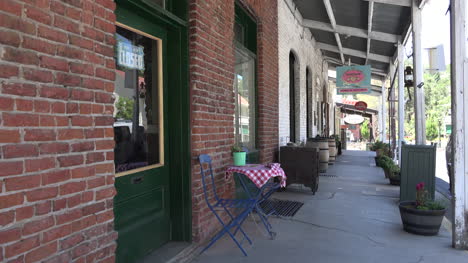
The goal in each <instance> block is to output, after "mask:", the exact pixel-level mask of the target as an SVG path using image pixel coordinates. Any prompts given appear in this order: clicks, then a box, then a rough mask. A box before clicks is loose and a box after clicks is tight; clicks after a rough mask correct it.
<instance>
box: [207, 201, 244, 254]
mask: <svg viewBox="0 0 468 263" xmlns="http://www.w3.org/2000/svg"><path fill="white" fill-rule="evenodd" d="M252 209H253V207H250V208H247V209H246V210H244V211H243V212H242V213H241V214H240V215H239V216H238V217H237V218H234V219H233V220H232V222H231V223H229V224H227V225H226V224H225V223H224V222H223V220H222V219H221V217H220V216H219V215H218V214H217V213H216V211H215V210H212V211H213V213H214V214H215V216H216V218H217V219H218V221H219V222H220V223H221V225H222V226H223V229H221V231H220V232H219V233H218V234H216V235H215V236H214V237H213V238H212V239H211V241H210V243H209V244H208V245H207V246H206V247H205V248H204V249H203V250H202V251H201V252H200V254H202V253H203V252H205V251H206V250H207V249H208V248H210V247H211V246H212V245H213V244H214V243H215V242H216V241H217V240H218V239H220V238H221V237H222V236H223V235H224V234H226V233H227V234H228V235H229V236H230V237H231V239H232V240H233V241H234V243H236V245H237V247H239V249H240V250H241V251H242V253H243V254H244V256H247V252H245V250H244V248H243V247H242V245H241V244H240V243H239V241H237V239H236V237H235V236H234V235H233V234H232V233H231V231H230V229H231V228H233V227H235V226H237V228H240V224H242V222H244V220H245V218H246V217H247V216H248V215H249V214H250V212H251V211H252ZM238 221H239V222H238ZM242 232H243V231H242ZM243 233H244V235H245V236H246V237H247V235H246V234H245V232H243ZM247 239H248V240H249V242H250V244H252V241H251V240H250V238H248V237H247Z"/></svg>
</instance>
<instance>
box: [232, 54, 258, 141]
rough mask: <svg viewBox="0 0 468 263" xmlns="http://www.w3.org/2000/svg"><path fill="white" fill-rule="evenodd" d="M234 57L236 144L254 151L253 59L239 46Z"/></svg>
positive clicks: (254, 103)
mask: <svg viewBox="0 0 468 263" xmlns="http://www.w3.org/2000/svg"><path fill="white" fill-rule="evenodd" d="M235 55H236V66H235V70H236V75H235V79H234V91H235V94H236V113H235V118H234V120H235V127H236V129H235V133H236V134H235V138H236V143H238V144H240V145H242V146H245V147H248V148H250V149H255V105H256V102H255V58H254V56H253V55H252V54H250V53H249V52H248V51H247V50H246V49H245V48H243V47H240V46H238V47H237V48H236V53H235Z"/></svg>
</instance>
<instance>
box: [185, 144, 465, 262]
mask: <svg viewBox="0 0 468 263" xmlns="http://www.w3.org/2000/svg"><path fill="white" fill-rule="evenodd" d="M373 156H374V153H372V152H363V151H344V154H343V155H342V156H340V157H339V158H338V161H337V163H336V164H335V165H334V166H331V167H330V168H329V169H328V171H327V173H326V174H327V175H329V176H321V177H320V185H319V190H318V192H317V194H316V195H315V196H314V195H312V193H311V192H310V190H309V189H308V188H303V187H301V186H297V187H294V186H293V187H290V188H288V190H287V191H286V192H279V193H276V194H275V195H274V196H273V198H278V199H287V200H297V201H301V202H304V206H303V207H302V208H301V209H300V210H299V212H298V213H297V214H296V215H295V216H294V217H293V218H290V219H280V218H271V219H270V222H271V223H272V225H273V227H274V228H275V231H276V232H277V236H276V239H275V240H269V239H268V237H267V235H266V233H265V230H264V228H263V225H260V223H259V222H257V223H256V222H255V221H256V220H254V218H253V217H252V218H250V219H249V220H248V221H247V222H246V223H245V224H244V225H243V226H244V229H245V230H246V232H247V233H248V234H249V236H250V237H251V239H252V240H253V245H252V246H250V245H248V243H247V241H244V242H243V244H244V247H245V248H246V249H247V253H249V256H248V257H244V256H243V255H242V253H241V252H240V250H239V249H238V248H237V247H236V245H235V244H234V242H232V240H230V239H228V238H227V237H224V238H223V239H222V240H219V241H218V242H217V243H216V244H215V245H214V246H213V247H211V248H210V249H209V250H207V251H206V252H205V253H203V254H202V255H200V256H198V257H197V258H196V259H195V260H194V262H201V263H211V262H213V263H215V262H216V263H218V262H223V263H227V262H268V263H274V262H278V263H279V262H281V263H293V262H356V263H364V262H415V263H416V262H451V263H455V262H460V263H462V262H464V263H466V262H468V252H467V251H458V250H455V249H452V248H451V247H450V246H451V236H450V232H448V231H447V230H446V229H444V228H443V227H442V228H441V230H440V233H439V235H438V236H434V237H425V236H418V235H413V234H409V233H406V232H405V231H403V229H402V224H401V219H400V214H399V211H398V206H397V202H398V197H399V188H398V187H397V186H391V185H389V184H388V180H386V179H385V178H384V174H383V171H382V169H381V168H378V167H375V165H374V158H373ZM334 176H337V177H334Z"/></svg>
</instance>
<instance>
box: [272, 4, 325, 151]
mask: <svg viewBox="0 0 468 263" xmlns="http://www.w3.org/2000/svg"><path fill="white" fill-rule="evenodd" d="M301 20H302V16H301V14H300V13H299V12H298V11H297V10H296V9H295V7H294V4H293V2H292V0H279V1H278V34H279V36H280V37H279V39H278V41H279V44H278V65H279V66H278V67H279V76H278V78H279V141H280V144H281V145H285V144H286V143H287V142H289V138H290V134H289V125H290V124H289V53H290V52H291V51H292V52H293V53H294V54H295V56H296V62H297V63H298V66H296V67H297V68H298V69H297V71H296V72H297V74H296V77H297V79H296V85H297V87H298V89H297V90H296V140H297V141H305V140H306V137H307V130H306V128H307V123H306V120H307V115H306V110H307V105H306V68H309V70H310V72H311V77H312V78H311V80H310V83H311V86H310V87H311V88H312V92H311V94H312V98H311V100H310V104H311V105H310V106H311V109H312V111H313V112H311V113H310V114H312V116H313V115H314V114H317V113H316V111H317V102H320V101H323V92H322V89H323V87H324V85H327V84H328V80H327V79H326V76H327V71H328V66H327V63H323V65H322V61H323V57H322V53H321V51H320V50H319V49H318V48H317V44H316V42H315V39H314V37H313V36H312V34H311V33H310V30H308V29H307V28H304V27H303V26H302V25H301V24H302V22H301ZM317 78H318V79H319V81H318V82H317ZM311 120H312V121H311V122H312V123H311V125H310V127H311V129H312V130H311V134H312V135H313V136H316V135H317V134H318V133H319V134H321V133H320V131H317V125H314V124H313V118H311ZM317 124H318V122H317Z"/></svg>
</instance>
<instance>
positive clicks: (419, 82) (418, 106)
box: [411, 0, 426, 144]
mask: <svg viewBox="0 0 468 263" xmlns="http://www.w3.org/2000/svg"><path fill="white" fill-rule="evenodd" d="M412 2H413V5H412V8H411V19H412V22H413V23H412V25H413V27H412V28H413V72H414V73H413V74H414V113H415V135H416V144H426V117H425V108H424V105H425V102H424V87H423V85H424V84H423V81H424V79H423V71H424V69H423V57H422V47H421V40H422V39H421V33H422V19H421V9H419V2H420V1H419V0H413V1H412Z"/></svg>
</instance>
